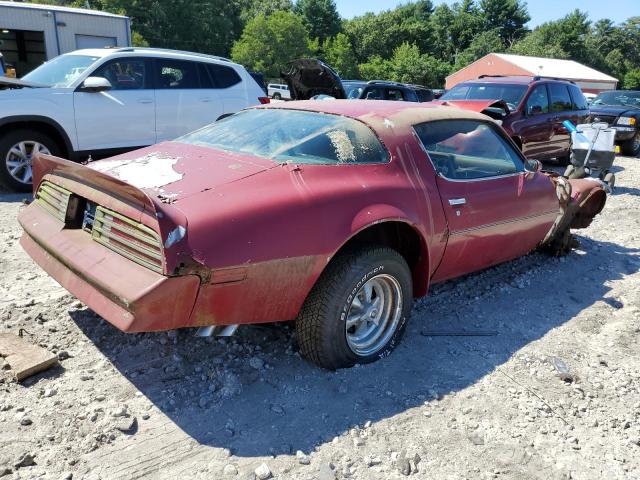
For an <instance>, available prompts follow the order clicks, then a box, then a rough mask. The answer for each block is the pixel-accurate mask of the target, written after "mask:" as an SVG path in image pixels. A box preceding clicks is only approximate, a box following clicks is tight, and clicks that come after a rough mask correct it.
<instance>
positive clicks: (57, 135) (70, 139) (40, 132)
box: [0, 48, 269, 191]
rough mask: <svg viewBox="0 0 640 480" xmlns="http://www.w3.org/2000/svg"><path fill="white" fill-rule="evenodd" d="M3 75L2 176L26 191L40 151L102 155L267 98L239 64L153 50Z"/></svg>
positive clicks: (66, 60)
mask: <svg viewBox="0 0 640 480" xmlns="http://www.w3.org/2000/svg"><path fill="white" fill-rule="evenodd" d="M9 80H13V82H10V81H9ZM2 83H4V84H5V85H4V87H9V88H10V89H7V90H2V91H0V182H2V183H3V184H5V186H7V187H9V188H12V189H15V190H21V191H27V190H29V189H30V188H31V157H32V155H33V154H34V153H36V152H42V153H51V154H53V155H59V156H63V157H66V158H69V159H71V160H74V161H80V160H83V159H86V158H87V157H88V156H89V155H91V156H92V157H93V158H100V157H105V156H109V155H114V154H116V153H120V152H123V151H127V150H133V149H136V148H140V147H144V146H147V145H152V144H154V143H157V142H161V141H164V140H171V139H174V138H176V137H178V136H180V135H183V134H185V133H188V132H190V131H192V130H196V129H198V128H200V127H202V126H204V125H206V124H209V123H212V122H214V121H216V120H218V119H220V118H222V117H225V116H228V115H230V114H232V113H235V112H237V111H239V110H242V109H243V108H246V107H248V106H251V105H256V104H259V103H267V102H268V101H269V99H268V98H267V97H265V96H264V91H263V90H262V89H261V88H260V87H259V86H258V84H257V83H256V81H255V80H254V79H253V78H252V77H251V75H250V74H249V73H248V72H247V71H246V70H245V68H244V67H242V66H241V65H238V64H235V63H232V62H231V61H229V60H227V59H224V58H220V57H214V56H210V55H201V54H197V53H189V52H179V51H173V50H162V49H152V48H119V49H88V50H77V51H75V52H72V53H68V54H66V55H61V56H59V57H56V58H54V59H53V60H51V61H49V62H47V63H45V64H43V65H41V66H40V67H38V68H37V69H35V70H34V71H33V72H31V73H29V74H28V75H26V76H25V77H24V78H22V79H21V80H18V81H16V80H14V79H2V80H0V88H2V87H3V85H2ZM15 87H22V88H18V89H16V88H15Z"/></svg>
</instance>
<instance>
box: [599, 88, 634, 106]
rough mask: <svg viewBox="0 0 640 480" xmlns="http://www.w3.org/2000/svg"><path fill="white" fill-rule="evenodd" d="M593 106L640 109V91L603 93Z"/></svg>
mask: <svg viewBox="0 0 640 480" xmlns="http://www.w3.org/2000/svg"><path fill="white" fill-rule="evenodd" d="M591 105H613V106H623V107H638V108H640V91H628V92H624V91H619V92H602V93H600V94H598V96H597V97H596V98H594V99H593V102H591Z"/></svg>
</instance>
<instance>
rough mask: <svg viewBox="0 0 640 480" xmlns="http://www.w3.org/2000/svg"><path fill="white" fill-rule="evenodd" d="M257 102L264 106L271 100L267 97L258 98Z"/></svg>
mask: <svg viewBox="0 0 640 480" xmlns="http://www.w3.org/2000/svg"><path fill="white" fill-rule="evenodd" d="M258 100H260V103H261V104H262V105H264V104H265V103H270V102H271V99H270V98H269V97H258Z"/></svg>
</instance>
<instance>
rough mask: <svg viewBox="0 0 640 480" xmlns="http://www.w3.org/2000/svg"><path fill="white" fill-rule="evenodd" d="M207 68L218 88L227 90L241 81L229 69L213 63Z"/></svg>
mask: <svg viewBox="0 0 640 480" xmlns="http://www.w3.org/2000/svg"><path fill="white" fill-rule="evenodd" d="M207 67H208V68H209V73H210V74H211V76H212V77H213V79H214V81H215V82H216V86H217V87H218V88H229V87H232V86H234V85H236V84H238V83H240V82H241V81H242V79H241V78H240V75H238V73H237V72H236V71H235V70H234V69H233V68H231V67H225V66H224V65H217V64H213V63H209V64H208V65H207ZM276 88H277V89H278V90H284V88H283V87H282V85H278V86H277V87H276Z"/></svg>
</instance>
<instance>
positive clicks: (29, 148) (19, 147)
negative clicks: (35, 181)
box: [5, 140, 51, 184]
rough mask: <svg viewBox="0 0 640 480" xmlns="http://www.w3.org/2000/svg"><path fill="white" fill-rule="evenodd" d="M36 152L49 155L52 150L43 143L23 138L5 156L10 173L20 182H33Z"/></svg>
mask: <svg viewBox="0 0 640 480" xmlns="http://www.w3.org/2000/svg"><path fill="white" fill-rule="evenodd" d="M36 153H44V154H47V155H49V154H50V153H51V152H50V151H49V149H48V148H47V147H46V146H44V145H43V144H41V143H39V142H35V141H32V140H23V141H21V142H18V143H16V144H15V145H14V146H13V147H11V148H10V149H9V152H8V153H7V156H6V158H5V165H6V167H7V170H8V171H9V175H11V177H12V178H14V179H15V180H16V181H18V182H20V183H24V184H29V183H31V180H32V178H33V173H32V170H31V161H32V159H33V156H34V155H35V154H36Z"/></svg>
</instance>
